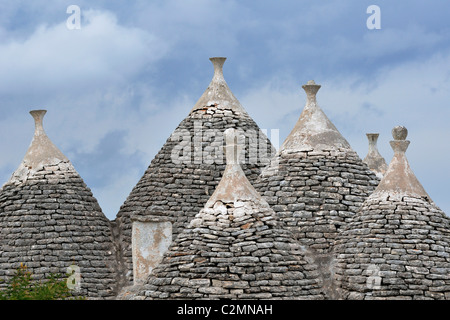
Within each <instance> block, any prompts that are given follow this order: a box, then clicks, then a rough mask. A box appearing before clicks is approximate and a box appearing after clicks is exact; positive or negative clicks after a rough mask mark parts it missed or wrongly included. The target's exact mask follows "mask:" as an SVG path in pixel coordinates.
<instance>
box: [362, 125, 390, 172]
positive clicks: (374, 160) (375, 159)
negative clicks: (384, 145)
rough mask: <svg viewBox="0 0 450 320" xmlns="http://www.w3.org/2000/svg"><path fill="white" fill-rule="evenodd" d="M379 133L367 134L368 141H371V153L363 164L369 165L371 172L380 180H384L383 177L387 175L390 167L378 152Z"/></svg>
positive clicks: (368, 153) (369, 152)
mask: <svg viewBox="0 0 450 320" xmlns="http://www.w3.org/2000/svg"><path fill="white" fill-rule="evenodd" d="M379 135H380V134H379V133H367V134H366V136H367V139H368V140H369V151H368V152H367V155H366V157H365V158H364V160H363V162H364V163H365V164H367V166H368V167H369V169H370V170H372V171H373V172H375V174H376V175H377V177H379V178H380V179H381V178H383V175H384V174H385V173H386V170H387V168H388V165H387V164H386V161H385V160H384V158H383V156H382V155H381V154H380V152H379V151H378V147H377V140H378V136H379Z"/></svg>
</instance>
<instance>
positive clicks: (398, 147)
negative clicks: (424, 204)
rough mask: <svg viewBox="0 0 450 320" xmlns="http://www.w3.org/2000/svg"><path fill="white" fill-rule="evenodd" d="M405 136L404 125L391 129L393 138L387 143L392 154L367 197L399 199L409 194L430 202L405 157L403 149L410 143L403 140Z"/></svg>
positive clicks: (406, 132) (406, 131)
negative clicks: (384, 171) (372, 190)
mask: <svg viewBox="0 0 450 320" xmlns="http://www.w3.org/2000/svg"><path fill="white" fill-rule="evenodd" d="M407 136H408V130H407V129H406V128H405V127H402V126H397V127H395V128H394V129H392V137H393V138H394V140H393V141H390V142H389V143H390V144H391V147H392V149H393V150H394V156H393V158H392V160H391V163H390V164H389V168H388V170H387V171H386V174H385V175H384V177H383V179H381V181H380V183H379V184H378V187H377V188H376V189H375V191H374V192H373V193H372V194H371V195H370V197H369V198H372V199H373V198H378V197H383V198H386V199H387V198H389V199H391V200H400V201H401V199H403V197H404V196H410V197H419V198H423V199H424V200H425V201H428V202H431V199H430V196H429V195H428V194H427V192H426V191H425V189H424V188H423V186H422V185H421V184H420V182H419V180H418V179H417V177H416V176H415V175H414V173H413V171H412V170H411V167H410V166H409V163H408V160H407V158H406V155H405V151H406V149H408V146H409V143H410V141H408V140H405V139H406V137H407Z"/></svg>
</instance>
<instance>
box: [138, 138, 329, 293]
mask: <svg viewBox="0 0 450 320" xmlns="http://www.w3.org/2000/svg"><path fill="white" fill-rule="evenodd" d="M225 136H226V142H227V146H226V155H227V156H226V157H227V166H226V168H225V171H224V174H223V177H222V179H221V181H220V183H219V184H218V186H217V189H216V191H215V192H214V194H213V195H212V196H211V198H210V199H209V200H208V202H207V203H206V205H205V207H204V208H203V209H202V210H201V211H200V212H199V213H198V214H197V215H196V216H195V218H194V219H193V220H191V222H190V224H189V225H188V226H187V227H186V228H185V229H184V230H183V231H182V232H181V233H180V234H179V235H178V237H177V238H176V239H175V240H174V241H173V242H172V244H171V246H170V247H169V249H168V251H167V252H166V253H165V254H164V257H163V260H162V262H161V263H160V264H159V265H158V266H157V267H156V268H155V269H154V270H153V271H152V273H151V275H150V277H149V279H148V281H147V283H146V284H145V285H144V286H143V288H142V289H141V291H140V292H139V293H138V296H141V297H145V298H147V299H165V298H168V299H177V298H183V299H221V298H224V299H227V298H228V299H322V298H323V295H322V293H321V292H320V286H321V283H320V279H319V272H318V271H317V266H316V265H315V264H314V263H313V262H312V259H310V258H307V257H306V256H305V250H304V248H303V247H302V246H300V244H298V243H297V242H296V241H294V240H293V239H292V235H291V234H290V233H289V232H288V231H287V230H284V229H282V228H281V227H280V226H279V225H278V223H277V221H276V219H275V217H274V212H273V211H272V210H271V209H270V207H269V205H268V204H267V202H266V201H265V200H264V199H263V198H262V197H261V196H260V195H259V194H258V193H257V191H256V190H255V189H254V188H253V187H252V185H251V184H250V182H249V181H248V180H247V179H246V178H245V174H244V172H243V171H242V169H241V167H240V164H239V161H238V154H239V153H240V152H239V150H238V145H237V142H236V141H237V134H236V130H234V129H227V130H226V132H225ZM233 185H234V189H233V188H232V186H233ZM133 298H136V296H133Z"/></svg>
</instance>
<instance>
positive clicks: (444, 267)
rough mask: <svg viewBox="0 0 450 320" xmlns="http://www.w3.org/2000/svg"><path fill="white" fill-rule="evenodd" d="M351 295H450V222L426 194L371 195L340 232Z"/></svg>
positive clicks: (346, 289)
mask: <svg viewBox="0 0 450 320" xmlns="http://www.w3.org/2000/svg"><path fill="white" fill-rule="evenodd" d="M335 250H336V267H335V274H336V281H337V282H336V284H337V286H339V287H340V288H341V292H342V296H343V297H344V298H347V299H450V224H449V219H448V217H447V216H446V215H445V214H444V213H443V212H442V211H441V210H440V209H439V208H437V207H436V206H435V205H434V204H432V203H429V202H427V201H426V200H424V199H423V198H412V197H404V199H403V200H402V201H392V200H389V199H384V200H382V199H379V198H377V199H369V200H368V201H366V203H364V205H363V207H362V208H361V211H360V212H359V213H358V214H357V215H356V216H355V217H354V218H353V221H352V222H351V223H350V224H348V225H347V226H346V227H345V229H344V231H342V232H341V234H340V235H339V238H338V241H337V245H336V248H335Z"/></svg>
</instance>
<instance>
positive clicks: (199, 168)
mask: <svg viewBox="0 0 450 320" xmlns="http://www.w3.org/2000/svg"><path fill="white" fill-rule="evenodd" d="M210 60H211V62H212V64H213V66H214V75H213V78H212V80H211V82H210V84H209V86H208V87H207V89H206V90H205V92H204V93H203V95H202V96H201V97H200V99H199V100H198V101H197V103H196V104H195V105H194V107H193V108H192V110H191V111H190V113H189V114H188V116H187V117H186V118H185V119H184V120H183V121H181V123H180V124H179V125H178V127H177V128H176V129H175V130H174V132H173V133H172V135H171V136H170V137H169V138H168V139H167V141H166V143H165V144H164V145H163V147H162V148H161V150H160V151H159V152H158V154H157V155H156V156H155V158H154V159H153V160H152V162H151V164H150V165H149V167H148V168H147V170H146V171H145V173H144V175H143V176H142V178H141V179H140V181H139V182H138V183H137V184H136V186H135V187H134V188H133V190H132V191H131V193H130V195H129V196H128V198H127V200H126V201H125V202H124V204H123V205H122V206H121V208H120V211H119V213H118V214H117V218H116V220H115V223H116V224H117V233H118V238H119V239H120V242H121V244H122V251H121V255H122V268H123V284H124V285H128V284H131V283H132V281H133V276H132V271H131V270H132V269H133V267H132V251H131V231H132V222H131V220H130V217H131V216H132V215H133V216H145V217H149V216H150V217H156V218H157V219H159V220H160V221H161V220H164V219H166V220H167V221H169V222H171V223H172V230H173V238H175V237H176V235H177V234H178V233H179V232H180V231H181V230H182V228H183V227H184V226H185V225H186V223H188V222H189V221H190V219H192V218H193V217H194V216H195V215H196V214H197V213H198V212H199V211H200V210H201V209H202V208H203V207H204V205H205V203H206V201H207V200H208V199H209V197H210V196H211V194H212V192H213V191H214V190H215V188H216V186H217V184H218V183H219V181H220V178H221V175H222V173H223V170H224V169H225V158H224V155H223V150H222V148H223V131H224V130H225V129H227V128H235V129H238V130H240V132H241V133H242V134H243V135H244V137H245V147H244V149H243V151H242V153H243V156H242V157H241V161H242V166H243V170H244V172H245V174H246V175H247V177H248V179H249V180H250V181H251V182H252V181H254V180H256V178H257V177H258V176H259V174H260V172H261V169H262V168H263V167H264V166H265V165H267V163H268V162H269V159H270V158H271V157H272V155H273V154H274V153H275V149H274V148H273V146H272V144H271V142H270V141H269V139H267V137H266V135H265V134H264V133H263V132H262V131H261V130H260V128H259V127H258V125H257V124H256V123H255V122H254V121H253V119H252V118H251V117H250V116H249V115H248V113H247V112H246V111H245V110H244V108H243V107H242V106H241V104H240V103H239V101H238V100H237V99H236V97H235V96H234V95H233V93H232V92H231V90H230V89H229V87H228V85H227V83H226V82H225V79H224V77H223V70H222V67H223V64H224V62H225V58H222V57H217V58H211V59H210ZM261 155H263V156H261ZM264 155H266V156H264Z"/></svg>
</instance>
